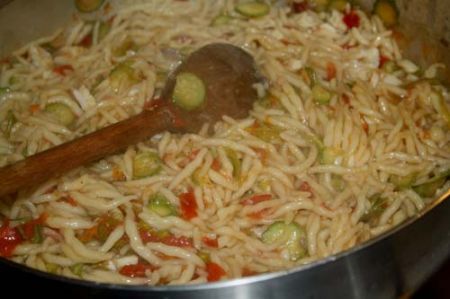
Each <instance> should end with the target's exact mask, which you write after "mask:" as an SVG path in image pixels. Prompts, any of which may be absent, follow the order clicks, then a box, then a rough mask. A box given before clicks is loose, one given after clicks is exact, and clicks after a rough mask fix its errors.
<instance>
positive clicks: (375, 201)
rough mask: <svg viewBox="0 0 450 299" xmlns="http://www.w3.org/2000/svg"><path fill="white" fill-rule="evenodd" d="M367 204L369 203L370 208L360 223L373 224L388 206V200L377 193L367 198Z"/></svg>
mask: <svg viewBox="0 0 450 299" xmlns="http://www.w3.org/2000/svg"><path fill="white" fill-rule="evenodd" d="M369 202H370V203H371V206H370V208H369V209H368V210H367V211H366V213H365V214H364V215H363V216H362V217H361V221H362V222H370V223H373V222H374V221H376V220H377V219H378V217H380V216H381V214H383V212H384V211H385V210H386V208H387V207H388V205H389V200H388V198H386V197H382V196H381V194H378V193H377V194H375V195H372V196H371V197H370V198H369Z"/></svg>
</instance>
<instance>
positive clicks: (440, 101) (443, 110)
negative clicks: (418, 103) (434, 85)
mask: <svg viewBox="0 0 450 299" xmlns="http://www.w3.org/2000/svg"><path fill="white" fill-rule="evenodd" d="M430 100H431V104H432V105H433V107H434V109H436V111H437V112H438V113H439V114H440V115H441V116H442V117H443V118H444V120H445V121H446V122H447V126H448V127H449V128H450V110H449V108H448V107H447V103H445V99H444V96H443V95H442V94H441V93H440V92H438V91H436V90H433V91H432V92H431V93H430Z"/></svg>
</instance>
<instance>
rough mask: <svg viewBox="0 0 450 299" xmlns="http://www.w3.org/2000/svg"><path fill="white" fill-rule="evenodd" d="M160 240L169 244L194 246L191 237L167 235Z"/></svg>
mask: <svg viewBox="0 0 450 299" xmlns="http://www.w3.org/2000/svg"><path fill="white" fill-rule="evenodd" d="M161 242H162V243H164V244H166V245H169V246H177V247H194V245H193V244H192V239H191V238H188V237H185V236H180V237H175V236H167V237H164V238H162V239H161Z"/></svg>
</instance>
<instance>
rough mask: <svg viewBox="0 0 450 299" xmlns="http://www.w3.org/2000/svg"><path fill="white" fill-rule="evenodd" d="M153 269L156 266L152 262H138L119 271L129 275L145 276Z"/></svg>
mask: <svg viewBox="0 0 450 299" xmlns="http://www.w3.org/2000/svg"><path fill="white" fill-rule="evenodd" d="M147 270H148V271H153V270H155V267H153V266H152V265H150V264H144V263H138V264H134V265H126V266H123V267H122V268H120V270H119V273H120V274H122V275H124V276H128V277H145V276H146V275H145V272H146V271H147Z"/></svg>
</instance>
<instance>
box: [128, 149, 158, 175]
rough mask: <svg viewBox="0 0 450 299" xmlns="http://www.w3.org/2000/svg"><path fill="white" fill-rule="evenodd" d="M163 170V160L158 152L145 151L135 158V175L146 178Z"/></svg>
mask: <svg viewBox="0 0 450 299" xmlns="http://www.w3.org/2000/svg"><path fill="white" fill-rule="evenodd" d="M160 170H161V160H160V159H159V156H158V154H156V153H153V152H143V153H139V154H137V155H136V156H135V157H134V159H133V177H134V178H138V179H139V178H145V177H148V176H152V175H155V174H157V173H158V172H159V171H160Z"/></svg>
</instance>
